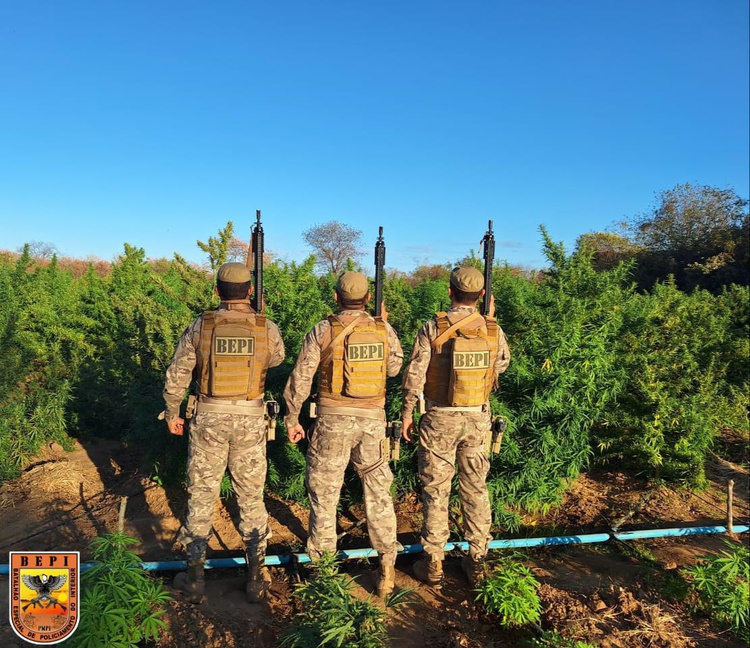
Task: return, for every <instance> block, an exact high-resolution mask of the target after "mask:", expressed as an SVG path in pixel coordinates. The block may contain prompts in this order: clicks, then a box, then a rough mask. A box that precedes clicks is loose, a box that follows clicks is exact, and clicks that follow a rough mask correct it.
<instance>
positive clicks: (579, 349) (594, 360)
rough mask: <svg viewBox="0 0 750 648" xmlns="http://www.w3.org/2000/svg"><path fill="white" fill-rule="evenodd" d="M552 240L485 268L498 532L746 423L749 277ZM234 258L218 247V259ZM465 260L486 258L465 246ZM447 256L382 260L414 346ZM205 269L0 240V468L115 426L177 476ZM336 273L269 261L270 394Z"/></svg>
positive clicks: (287, 484)
mask: <svg viewBox="0 0 750 648" xmlns="http://www.w3.org/2000/svg"><path fill="white" fill-rule="evenodd" d="M227 234H228V232H227V229H225V230H222V232H220V233H219V238H218V239H213V241H214V243H217V242H220V241H221V240H223V239H222V235H223V237H224V239H226V238H227ZM229 234H231V228H229ZM542 237H543V247H544V251H545V254H546V256H547V259H548V267H547V268H546V269H544V270H538V271H523V270H520V269H518V268H513V267H509V266H504V265H502V264H498V265H497V266H496V267H495V268H494V269H493V286H492V287H493V293H494V296H495V303H496V313H497V317H498V320H499V322H500V324H501V325H502V327H503V329H504V330H505V332H506V334H507V337H508V340H509V344H510V348H511V352H512V362H511V364H510V367H509V369H508V371H507V372H506V373H505V374H503V375H502V376H501V379H500V387H499V389H498V391H497V392H496V393H494V394H493V395H492V399H491V404H492V409H493V412H494V413H495V414H496V415H501V416H503V417H505V418H506V419H507V421H508V427H507V431H506V434H505V439H504V441H503V445H502V448H501V451H500V452H499V453H498V454H496V455H494V456H493V457H492V460H491V461H492V467H491V473H490V476H489V480H488V483H489V486H490V492H491V497H492V505H493V514H494V522H495V524H496V525H497V528H498V529H501V530H503V531H505V532H510V533H513V532H516V531H518V530H519V529H520V528H521V527H522V526H523V520H524V516H526V515H529V514H536V515H545V514H547V513H548V512H550V511H554V507H555V506H556V505H557V504H559V503H560V502H561V500H562V498H563V496H564V494H565V492H566V488H568V487H569V486H570V484H571V483H573V482H574V480H576V478H578V476H579V475H580V474H581V473H582V472H584V471H587V470H593V469H597V470H608V469H610V468H616V469H617V470H618V471H622V473H623V474H625V475H628V476H630V477H632V478H633V479H641V480H648V481H650V482H652V483H658V484H666V485H671V487H673V488H683V487H688V488H689V489H693V490H698V491H700V489H702V488H704V487H705V486H706V485H707V483H708V482H707V477H706V466H707V461H708V460H709V457H710V456H711V455H712V453H716V452H720V451H721V446H720V439H721V435H722V431H731V433H732V434H733V435H737V436H738V437H739V438H741V439H743V438H744V439H747V431H748V408H749V407H750V374H749V373H748V367H750V290H749V289H748V285H747V281H743V280H742V274H741V273H740V274H739V275H734V276H732V277H731V279H732V281H721V282H718V283H716V282H714V283H712V284H708V283H706V284H705V285H706V287H705V288H704V287H701V286H700V284H697V285H696V284H694V285H691V286H688V285H686V284H685V282H684V281H682V279H681V277H680V275H679V273H675V272H673V271H672V270H673V269H671V270H670V272H669V273H665V275H664V277H663V278H657V279H656V280H649V281H644V280H643V272H644V270H643V268H644V265H643V264H642V263H641V264H640V265H639V260H638V259H636V258H630V259H628V258H625V259H624V260H622V261H621V262H619V263H602V256H601V250H600V249H597V248H596V246H595V245H592V244H589V243H590V242H589V243H587V242H586V240H585V238H582V240H581V243H580V244H579V245H578V246H577V248H576V249H575V250H573V251H566V250H565V249H564V248H563V246H562V245H561V244H558V243H556V242H555V241H554V240H553V239H552V238H550V236H549V235H548V234H547V232H546V231H544V230H542ZM213 251H214V252H216V250H213ZM222 255H223V256H222ZM225 258H226V247H225V248H224V250H223V252H222V250H221V246H220V245H219V248H218V253H216V254H213V255H212V256H211V257H210V266H213V267H217V266H218V264H219V263H221V262H222V261H223V260H224V259H225ZM462 261H463V262H466V263H474V264H477V265H479V261H478V260H477V259H476V258H474V257H473V256H469V257H467V258H466V259H463V260H462ZM451 265H452V264H451V263H446V264H444V265H435V266H430V267H422V268H419V269H417V270H416V271H414V272H412V273H404V272H399V271H396V270H391V271H388V272H387V273H386V282H385V301H386V305H387V309H388V311H389V321H390V323H391V324H392V325H393V326H394V328H395V329H396V331H397V332H398V334H399V336H400V338H401V340H402V343H403V346H404V350H405V353H406V354H407V357H408V354H409V353H410V350H411V344H412V341H413V340H414V337H415V335H416V332H417V331H418V329H419V328H420V327H421V326H422V324H423V323H424V322H425V321H426V320H427V319H428V318H430V317H431V316H432V314H433V313H434V312H435V311H437V310H441V309H443V308H445V307H446V306H447V287H448V273H449V268H450V267H451ZM210 270H211V269H210V267H198V266H196V265H195V264H192V263H189V262H187V261H186V260H185V259H184V258H182V257H181V256H179V255H177V254H176V255H175V256H174V258H173V259H171V260H166V259H160V260H150V259H147V258H146V255H145V252H144V250H142V249H138V248H134V247H132V246H130V245H127V244H126V245H125V246H124V251H123V253H122V254H121V255H120V256H119V257H118V258H117V259H116V260H114V261H113V262H112V263H99V264H87V263H84V262H81V261H74V260H69V259H68V260H58V259H57V258H53V259H51V260H41V259H39V258H34V257H33V256H32V255H31V254H30V252H29V249H28V248H27V249H25V250H24V251H22V252H20V253H11V252H7V253H0V355H1V357H2V362H0V482H3V481H8V480H13V479H14V478H16V477H18V476H19V475H20V474H21V472H22V471H23V470H24V469H25V468H26V467H27V466H29V465H30V463H31V462H33V460H34V457H36V456H37V454H38V453H39V451H40V449H41V448H42V447H44V446H48V445H49V444H51V443H57V444H60V445H61V446H63V447H64V448H70V447H72V444H73V442H74V441H73V439H77V440H79V441H84V442H85V441H89V440H92V439H102V438H104V439H109V440H116V441H122V442H126V443H127V444H129V446H130V447H132V448H137V449H138V452H139V454H140V456H141V457H142V459H143V461H144V462H145V463H146V464H147V465H148V467H149V468H148V474H149V478H150V479H151V480H153V481H154V482H155V483H157V484H159V486H173V487H175V488H181V486H182V484H183V480H184V470H185V460H186V449H185V445H184V443H181V442H179V440H177V439H174V438H170V437H169V435H168V434H167V433H166V429H165V426H164V424H163V422H160V421H157V419H156V415H157V414H158V412H160V411H161V409H162V401H161V390H162V387H163V380H164V372H165V370H166V368H167V366H168V365H169V363H170V361H171V357H172V353H173V351H174V346H175V343H176V341H177V339H178V337H179V335H180V334H181V332H182V331H183V330H184V328H185V327H186V326H187V325H188V324H189V323H190V322H191V321H192V320H193V318H195V317H196V315H197V314H199V313H200V312H202V311H203V310H204V309H207V308H210V307H212V306H214V305H216V303H217V300H216V297H215V296H214V294H213V285H212V273H211V271H210ZM367 270H368V269H367V268H365V271H367ZM704 274H705V273H704ZM650 276H651V277H652V278H653V275H650ZM738 277H739V279H738ZM334 282H335V277H334V276H333V275H332V274H323V275H320V274H319V273H318V272H316V266H315V257H314V256H311V257H309V258H307V259H306V260H304V261H302V262H299V263H297V262H285V261H281V260H273V259H269V260H268V262H267V264H266V266H265V295H266V304H267V311H268V314H269V316H270V317H271V318H272V319H273V320H274V321H275V322H276V323H277V324H278V325H279V328H280V330H281V332H282V335H283V337H284V341H285V345H286V350H287V359H286V362H285V363H284V364H283V365H282V366H281V367H278V368H276V369H275V370H272V371H271V372H270V374H269V378H268V383H267V397H269V398H275V399H277V400H279V401H281V400H282V399H281V393H282V391H283V387H284V384H285V381H286V378H287V376H288V374H289V372H290V371H291V367H292V366H293V363H294V361H295V359H296V356H297V353H298V351H299V349H300V346H301V343H302V340H303V337H304V335H305V333H306V332H307V331H308V330H309V329H310V328H311V327H312V325H313V324H314V323H315V322H317V321H318V320H320V319H321V318H323V317H325V316H326V315H327V314H328V313H330V312H331V311H332V310H333V308H334V302H333V286H334ZM742 284H744V285H742ZM400 405H401V403H400V379H399V378H396V379H393V380H392V381H391V382H389V385H388V404H387V409H388V415H389V418H390V419H391V420H396V419H397V418H398V417H399V415H400ZM308 423H309V421H305V420H303V424H308ZM277 439H278V440H277V441H275V442H273V443H271V444H270V446H269V478H268V483H267V489H268V492H269V495H270V496H273V497H274V498H278V499H279V500H280V501H291V502H294V503H295V505H304V503H305V492H304V482H303V476H304V466H305V459H304V449H305V448H304V445H302V447H297V446H293V445H291V444H289V443H287V442H286V441H285V436H284V434H283V429H281V424H280V430H279V434H278V437H277ZM393 469H394V474H395V486H394V487H395V493H394V496H395V497H396V498H398V499H399V500H400V501H413V500H414V498H415V494H416V493H418V488H419V486H418V478H417V472H416V457H415V451H414V447H413V446H410V447H406V446H405V447H403V448H402V456H401V459H400V460H398V461H397V462H395V463H394V464H393ZM357 481H358V480H357V479H356V477H353V476H352V478H349V479H348V480H347V482H346V485H345V493H346V502H348V503H349V504H356V502H357V501H358V498H359V492H358V489H359V487H358V483H357ZM410 498H411V499H410ZM217 645H220V644H217ZM290 645H292V644H290ZM362 645H364V644H362ZM461 645H464V644H461ZM549 645H552V644H549ZM560 645H563V644H560ZM570 645H573V644H570ZM655 645H656V644H655Z"/></svg>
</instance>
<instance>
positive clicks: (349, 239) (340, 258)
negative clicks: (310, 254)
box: [302, 220, 362, 275]
mask: <svg viewBox="0 0 750 648" xmlns="http://www.w3.org/2000/svg"><path fill="white" fill-rule="evenodd" d="M302 238H303V239H304V240H305V243H307V244H308V245H309V246H310V247H311V248H312V249H313V250H314V251H315V253H316V254H317V256H318V260H317V264H318V266H320V267H321V268H322V269H323V270H325V271H328V272H331V273H333V274H334V275H337V274H339V272H341V271H342V270H343V269H344V268H345V267H346V262H347V260H348V259H357V258H359V257H361V256H362V252H361V250H360V246H361V245H362V240H361V239H362V230H358V229H354V228H353V227H350V226H349V225H345V224H344V223H340V222H339V221H335V220H333V221H328V222H327V223H322V224H321V225H314V226H313V227H311V228H310V229H308V230H305V231H304V232H302Z"/></svg>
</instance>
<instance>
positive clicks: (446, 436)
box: [401, 267, 510, 587]
mask: <svg viewBox="0 0 750 648" xmlns="http://www.w3.org/2000/svg"><path fill="white" fill-rule="evenodd" d="M448 295H449V297H450V300H451V307H450V309H449V310H448V311H447V312H441V313H437V314H436V315H435V317H434V319H432V320H430V321H428V322H427V323H426V324H425V325H424V326H423V327H422V329H421V330H420V331H419V333H418V334H417V338H416V341H415V343H414V348H413V351H412V355H411V359H410V361H409V364H408V365H407V367H406V370H405V371H404V377H403V390H404V398H403V407H402V412H401V415H402V425H403V434H404V438H406V440H407V441H410V440H411V433H412V430H413V428H414V422H413V419H412V413H413V411H414V407H415V405H416V403H417V402H418V400H419V398H420V396H421V395H422V393H424V397H425V405H426V410H427V411H426V412H425V414H424V416H423V417H422V418H421V420H420V423H419V449H418V460H419V476H420V479H421V481H422V501H423V508H424V525H423V527H422V546H423V547H424V552H425V557H424V558H422V559H421V560H419V561H417V562H416V563H415V564H414V574H415V576H416V577H417V578H418V579H419V580H422V581H425V582H427V583H429V584H430V585H433V586H436V587H439V586H440V584H441V582H442V577H443V557H444V546H445V543H446V542H447V540H448V536H449V530H448V502H449V499H450V491H451V481H452V479H453V475H454V474H455V467H454V464H455V462H456V459H458V484H459V495H460V498H461V508H462V512H463V526H464V529H463V532H464V535H465V537H466V540H467V541H468V542H469V553H468V556H466V557H465V558H464V559H463V561H462V568H463V570H464V573H465V574H466V576H467V578H468V579H469V582H470V583H471V585H472V586H475V585H476V584H477V583H478V582H479V581H480V580H481V578H482V574H483V561H484V557H485V556H486V554H487V549H488V542H489V539H490V526H491V522H492V515H491V511H490V501H489V494H488V491H487V484H486V479H487V473H488V472H489V460H488V457H487V449H486V441H487V436H488V434H489V433H490V429H491V417H490V408H489V395H490V392H491V391H492V390H493V389H494V388H496V387H497V377H498V375H499V374H500V373H502V372H503V371H505V369H506V368H507V367H508V363H509V362H510V350H509V349H508V343H507V341H506V339H505V334H504V333H503V330H502V329H501V328H500V327H499V326H498V325H497V322H496V321H495V318H494V317H483V316H482V315H481V314H480V313H479V312H478V311H477V308H476V305H477V300H478V299H480V298H481V297H482V296H483V295H484V276H483V275H482V273H481V272H479V270H477V269H476V268H471V267H458V268H454V269H453V271H452V272H451V275H450V287H449V288H448ZM490 308H491V312H494V304H491V307H490Z"/></svg>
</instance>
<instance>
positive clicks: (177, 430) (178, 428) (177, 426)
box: [167, 416, 185, 436]
mask: <svg viewBox="0 0 750 648" xmlns="http://www.w3.org/2000/svg"><path fill="white" fill-rule="evenodd" d="M167 427H168V428H169V433H170V434H174V435H175V436H182V435H183V433H184V432H185V419H184V418H181V417H179V416H178V417H177V418H173V419H172V420H171V421H167Z"/></svg>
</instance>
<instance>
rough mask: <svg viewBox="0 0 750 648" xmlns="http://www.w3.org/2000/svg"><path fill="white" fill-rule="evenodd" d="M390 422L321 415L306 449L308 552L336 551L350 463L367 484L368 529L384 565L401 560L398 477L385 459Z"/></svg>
mask: <svg viewBox="0 0 750 648" xmlns="http://www.w3.org/2000/svg"><path fill="white" fill-rule="evenodd" d="M385 443H386V439H385V422H384V421H377V420H374V419H366V418H362V417H357V416H338V415H330V414H326V415H321V416H319V417H318V418H317V419H316V423H315V428H314V431H313V433H312V438H311V439H310V444H309V446H308V448H307V473H306V475H305V481H306V484H307V492H308V495H309V497H310V531H309V534H308V539H307V552H308V553H309V554H310V556H311V557H312V558H316V557H318V556H320V554H321V553H323V552H324V551H332V552H333V551H336V506H337V504H338V501H339V497H340V495H341V486H342V484H343V483H344V471H345V470H346V467H347V465H348V464H349V461H350V460H351V462H352V465H353V466H354V468H355V470H356V471H357V473H358V474H359V477H360V479H361V480H362V488H363V490H364V497H365V514H366V516H367V530H368V533H369V535H370V542H371V543H372V547H373V549H375V550H376V551H377V552H378V553H379V554H381V556H382V559H383V560H384V561H389V562H390V561H391V560H392V561H393V562H395V560H396V551H397V542H396V513H395V511H394V508H393V498H392V497H391V483H392V482H393V473H391V469H390V468H389V466H388V461H387V458H386V456H385V454H384V446H385Z"/></svg>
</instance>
